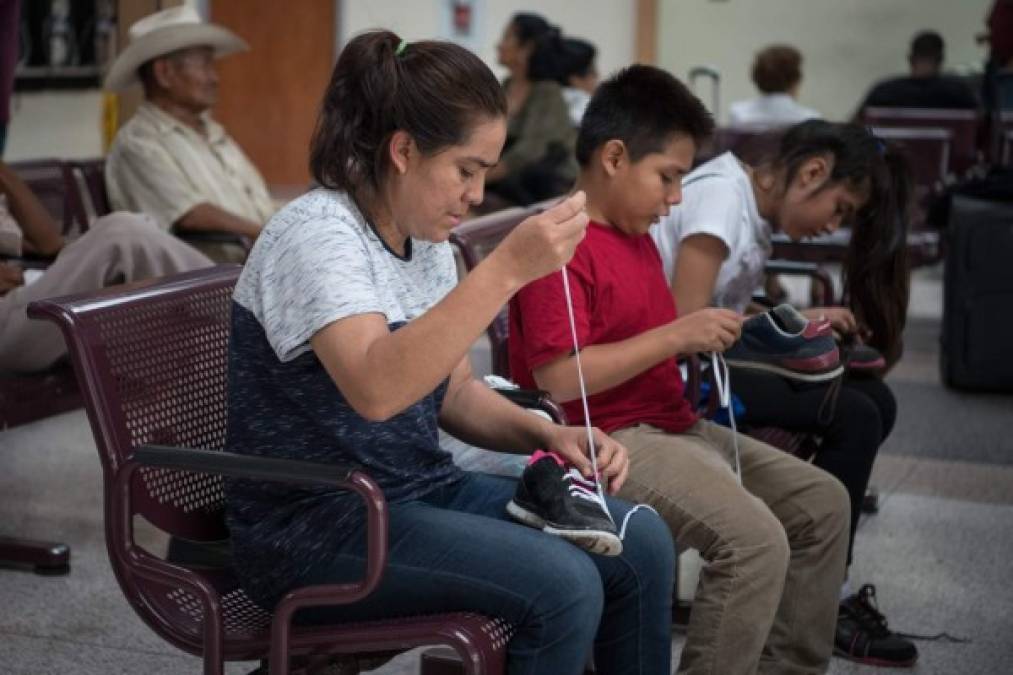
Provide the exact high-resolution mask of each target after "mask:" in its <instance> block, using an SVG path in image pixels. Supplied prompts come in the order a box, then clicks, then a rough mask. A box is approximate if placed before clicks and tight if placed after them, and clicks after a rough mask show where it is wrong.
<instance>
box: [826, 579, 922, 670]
mask: <svg viewBox="0 0 1013 675" xmlns="http://www.w3.org/2000/svg"><path fill="white" fill-rule="evenodd" d="M834 654H836V655H837V656H842V657H844V658H846V659H848V660H849V661H856V662H858V663H865V664H868V665H872V666H884V667H893V668H909V667H911V666H913V665H914V663H915V661H917V660H918V650H917V649H916V648H915V646H914V643H912V642H911V641H910V640H907V639H905V638H903V637H901V636H900V635H897V634H896V633H894V632H892V631H891V630H890V629H889V628H888V627H887V624H886V617H884V616H883V614H882V613H881V612H880V611H879V609H878V608H877V607H876V587H875V586H873V585H872V584H865V585H864V586H862V587H861V588H860V589H859V591H858V593H856V594H854V595H850V596H848V597H847V598H845V599H844V600H842V601H841V604H840V606H839V608H838V611H837V632H836V634H835V635H834Z"/></svg>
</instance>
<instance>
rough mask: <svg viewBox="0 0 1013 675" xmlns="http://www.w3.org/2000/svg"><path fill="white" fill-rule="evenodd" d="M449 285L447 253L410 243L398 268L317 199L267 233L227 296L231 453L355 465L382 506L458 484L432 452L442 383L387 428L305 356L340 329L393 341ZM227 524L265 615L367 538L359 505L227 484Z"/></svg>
mask: <svg viewBox="0 0 1013 675" xmlns="http://www.w3.org/2000/svg"><path fill="white" fill-rule="evenodd" d="M456 283H457V272H456V269H455V266H454V258H453V254H452V252H451V250H450V247H449V245H447V244H446V243H443V244H433V243H430V242H425V241H419V240H409V241H408V242H407V247H406V254H405V256H404V257H399V256H397V255H396V254H394V253H393V252H392V251H391V250H390V249H388V248H387V247H386V246H385V245H384V243H383V241H382V240H381V239H380V238H379V237H378V236H377V235H376V233H375V232H374V230H373V229H372V227H371V226H370V225H369V223H368V222H367V221H366V219H365V218H364V217H363V216H362V214H361V213H360V211H359V210H358V208H356V206H355V204H354V202H353V201H352V200H351V199H349V197H348V196H347V195H345V194H343V193H340V192H334V191H331V190H324V189H319V190H315V191H313V192H310V193H309V194H307V195H304V196H303V197H301V198H299V199H297V200H295V201H294V202H292V203H290V204H289V205H288V206H286V207H285V208H283V209H282V210H281V211H279V212H278V213H277V214H276V215H275V216H274V217H273V218H271V220H270V221H269V222H268V224H267V226H266V227H265V228H264V230H263V232H262V233H261V235H260V237H259V238H258V239H257V243H256V245H255V246H254V247H253V250H252V252H251V253H250V257H249V259H248V260H247V262H246V266H245V267H244V269H243V272H242V274H241V276H240V278H239V282H238V283H237V284H236V289H235V293H234V295H233V305H232V333H231V336H230V342H229V403H228V407H229V415H228V430H227V438H226V449H227V450H229V451H230V452H235V453H239V454H249V455H262V456H270V457H282V458H290V459H300V460H305V461H309V462H320V463H332V462H333V463H341V464H353V465H357V466H361V467H362V468H364V469H365V470H366V471H367V472H368V473H369V474H370V475H371V476H372V477H373V478H374V479H375V480H376V481H377V482H378V483H379V485H380V487H381V488H382V489H383V491H384V494H385V495H386V498H387V501H389V502H391V503H397V502H404V501H410V500H412V499H417V498H419V497H421V496H423V495H425V494H426V493H428V492H430V491H432V490H436V489H438V488H441V487H444V486H446V485H449V484H452V483H454V482H455V481H457V480H459V479H460V478H461V477H462V475H463V474H462V472H461V470H460V469H459V468H457V467H456V466H455V465H454V463H453V461H452V458H451V456H450V454H449V453H447V452H445V451H444V450H442V449H440V446H439V443H438V430H437V415H438V413H439V410H440V405H441V403H442V401H443V395H444V393H445V391H446V383H445V382H444V383H443V384H441V385H440V386H439V387H437V389H436V390H435V391H433V392H431V393H430V394H429V395H427V396H426V397H424V398H423V399H422V400H420V401H418V402H417V403H415V404H414V405H413V406H411V407H410V408H408V409H407V410H405V411H404V412H402V413H400V414H399V415H397V416H395V417H393V418H391V419H389V420H387V421H385V422H371V421H369V420H366V419H365V418H363V417H362V416H360V415H359V414H358V413H356V412H355V410H354V409H352V407H351V406H350V405H349V404H348V403H347V402H346V400H345V398H344V397H343V396H342V394H341V392H340V391H339V389H338V387H337V386H336V385H335V384H334V381H333V380H331V378H330V376H329V375H328V374H327V372H326V371H325V369H324V367H323V365H322V364H321V363H320V361H319V360H318V359H317V357H316V355H315V354H314V352H313V351H312V349H311V348H310V345H309V340H310V338H311V337H312V336H313V335H314V334H315V333H316V332H317V331H319V330H320V329H322V328H324V327H325V326H327V325H328V324H330V323H333V322H334V321H337V320H339V319H342V318H345V317H349V316H353V315H358V314H368V313H378V314H382V315H383V316H384V317H385V318H386V321H387V324H388V325H389V326H390V328H391V330H396V329H397V328H399V327H401V326H403V325H405V324H406V323H407V322H409V321H411V320H412V319H415V318H416V317H418V316H419V315H421V314H422V313H424V312H425V311H426V310H427V309H429V308H430V307H432V306H433V305H434V304H435V303H437V302H438V301H439V300H440V299H442V298H443V296H444V295H446V294H447V293H448V292H449V291H450V290H451V289H452V288H453V287H454V285H455V284H456ZM226 497H227V505H228V524H229V529H230V531H231V535H232V539H233V550H234V553H235V556H236V564H237V566H238V568H239V570H240V573H241V576H242V577H243V579H244V585H245V586H246V588H247V590H248V591H249V592H250V593H251V595H252V596H253V597H254V598H255V599H257V600H258V601H260V602H262V603H265V604H270V603H273V602H274V601H275V600H276V599H277V597H278V596H279V595H280V594H282V593H284V592H285V591H287V590H288V589H289V588H290V587H291V586H292V585H293V584H294V583H295V582H296V581H297V580H298V579H299V578H300V577H301V576H302V574H303V573H304V572H305V571H306V570H307V569H309V568H310V567H311V566H313V565H315V564H316V563H318V562H320V561H321V560H322V559H324V558H325V557H326V556H328V555H331V554H332V553H333V552H334V551H335V550H336V545H337V544H338V543H340V542H341V541H343V540H345V539H346V538H347V537H349V536H351V535H353V534H355V533H357V532H358V531H359V530H360V529H361V528H362V527H363V526H364V514H365V511H364V509H363V508H362V505H361V504H362V503H361V500H360V498H359V497H357V496H355V495H354V494H352V493H348V492H343V491H337V490H334V489H330V488H325V487H321V488H313V487H305V486H292V485H286V484H284V483H272V482H263V481H246V480H228V481H226Z"/></svg>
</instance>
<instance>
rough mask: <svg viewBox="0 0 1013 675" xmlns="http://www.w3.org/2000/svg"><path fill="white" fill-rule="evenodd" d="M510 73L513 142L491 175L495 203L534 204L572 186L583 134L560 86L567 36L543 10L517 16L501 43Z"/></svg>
mask: <svg viewBox="0 0 1013 675" xmlns="http://www.w3.org/2000/svg"><path fill="white" fill-rule="evenodd" d="M496 49H497V53H498V57H499V63H500V64H501V65H503V66H506V67H507V69H508V70H509V71H510V76H509V77H507V79H506V80H505V81H504V82H503V89H504V91H505V92H506V96H507V106H508V107H507V140H506V146H505V147H504V149H503V156H502V157H500V160H499V164H497V165H496V166H494V167H493V168H492V169H491V170H490V171H489V174H488V176H487V177H486V181H487V184H488V185H487V190H488V192H490V193H491V194H492V197H493V199H492V200H490V204H491V205H493V206H496V207H501V206H506V205H510V204H522V205H528V204H531V203H533V202H537V201H541V200H543V199H548V198H550V197H555V196H556V195H559V194H561V193H563V192H565V191H566V190H568V189H569V188H570V186H571V185H572V184H573V179H574V177H575V176H576V174H577V165H576V162H574V160H573V143H574V140H575V139H576V136H577V132H576V130H575V129H574V127H573V124H572V123H571V121H570V113H569V111H568V109H567V105H566V101H565V100H564V99H563V93H562V88H561V87H560V85H559V81H558V80H559V74H560V59H561V55H562V38H561V37H560V34H559V29H557V28H554V27H552V26H550V25H549V24H548V23H547V22H546V21H545V19H543V18H542V17H540V16H538V15H537V14H527V13H520V14H516V15H514V17H513V19H511V21H510V24H509V25H508V26H507V27H506V30H505V31H504V32H503V37H502V38H501V39H500V41H499V44H498V45H497V47H496Z"/></svg>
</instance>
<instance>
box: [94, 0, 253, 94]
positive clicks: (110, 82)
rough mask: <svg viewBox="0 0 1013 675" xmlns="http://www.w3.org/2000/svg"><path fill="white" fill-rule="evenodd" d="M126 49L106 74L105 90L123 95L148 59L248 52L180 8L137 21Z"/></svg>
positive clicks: (223, 32) (190, 9)
mask: <svg viewBox="0 0 1013 675" xmlns="http://www.w3.org/2000/svg"><path fill="white" fill-rule="evenodd" d="M127 40H128V44H127V48H126V49H124V50H123V51H122V52H120V54H119V56H117V57H116V61H114V62H113V65H112V67H111V68H110V69H109V72H108V73H107V74H106V81H105V88H106V89H110V90H112V91H122V90H123V89H126V88H127V87H129V86H130V85H132V84H136V83H138V82H139V81H140V79H139V78H138V76H137V69H138V68H140V67H141V66H142V65H144V64H145V63H147V62H148V61H150V60H151V59H154V58H157V57H159V56H164V55H166V54H169V53H172V52H174V51H177V50H180V49H186V48H188V47H214V50H215V56H217V57H222V56H226V55H228V54H233V53H235V52H241V51H246V50H248V49H249V48H250V46H249V45H248V44H246V41H245V40H243V39H242V38H241V37H239V36H238V35H236V34H235V33H233V32H232V31H230V30H228V29H227V28H222V27H221V26H216V25H214V24H211V23H205V22H204V21H203V20H202V19H201V17H200V15H199V14H198V13H197V10H196V9H194V8H193V7H190V6H187V5H183V6H180V7H172V8H170V9H163V10H162V11H161V12H155V13H154V14H151V15H149V16H146V17H144V18H143V19H139V20H138V21H137V22H136V23H134V25H133V26H131V27H130V30H128V31H127Z"/></svg>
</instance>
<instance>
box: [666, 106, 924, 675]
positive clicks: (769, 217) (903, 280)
mask: <svg viewBox="0 0 1013 675" xmlns="http://www.w3.org/2000/svg"><path fill="white" fill-rule="evenodd" d="M909 195H910V178H909V175H908V170H907V167H906V165H905V164H904V162H903V160H902V158H901V157H900V156H899V155H897V154H896V153H895V152H894V151H893V150H892V149H891V148H889V147H888V146H886V145H885V144H884V143H883V142H882V141H880V140H879V139H877V138H876V137H875V136H874V135H873V134H872V133H870V132H869V131H868V130H867V129H866V128H864V127H861V126H858V125H853V124H836V123H831V122H825V121H822V120H809V121H806V122H802V123H800V124H798V125H796V126H794V127H791V128H789V129H788V130H787V131H786V132H785V133H784V135H783V136H782V138H781V140H780V144H779V148H778V150H777V152H776V154H775V156H774V157H773V158H772V159H770V160H768V161H766V162H763V163H759V164H757V165H756V166H750V165H748V164H746V163H744V162H742V161H741V160H740V159H738V158H737V157H735V155H733V154H731V153H725V154H723V155H720V156H718V157H716V158H714V159H712V160H711V161H709V162H707V163H705V164H703V165H701V166H700V167H698V168H697V169H695V170H694V171H693V172H692V173H691V174H689V175H688V176H687V177H686V179H685V180H684V181H683V200H682V204H681V205H680V206H678V207H676V208H675V209H673V210H672V211H671V212H670V213H669V214H668V215H667V216H666V217H664V218H662V219H661V221H660V222H659V223H657V224H656V225H655V226H654V227H653V228H652V235H653V236H654V239H655V242H656V243H657V244H658V249H659V251H660V252H661V257H662V260H663V263H664V267H665V272H666V274H668V276H669V279H670V281H671V285H672V293H673V295H674V297H675V301H676V305H677V307H678V309H679V313H680V314H688V313H690V312H693V311H695V310H697V309H700V308H702V307H706V306H710V305H717V306H721V307H728V308H731V309H735V310H737V311H740V312H749V311H754V310H753V309H752V308H751V306H750V303H751V298H752V293H753V291H754V289H756V288H758V287H760V286H761V285H762V282H763V275H764V265H765V263H766V261H767V259H768V258H769V257H770V252H771V233H772V231H774V230H779V231H781V232H783V233H784V234H786V235H788V236H789V237H790V238H791V239H792V240H793V241H798V240H801V239H804V238H807V237H815V236H818V235H821V234H827V233H830V232H833V231H835V230H837V229H838V228H840V227H842V226H845V227H850V228H851V242H850V244H849V249H848V253H847V255H846V257H845V262H844V297H845V306H843V307H816V308H811V309H807V310H804V311H803V314H805V315H806V316H808V317H809V318H811V319H817V318H826V319H829V320H830V322H831V324H832V325H833V328H834V330H835V332H836V333H838V335H840V336H841V337H842V338H843V339H844V340H861V339H864V340H865V341H866V342H867V343H868V344H870V345H871V346H873V347H875V348H876V349H878V350H879V351H880V352H882V353H883V355H884V356H885V357H886V361H887V364H889V365H892V364H893V363H894V362H896V360H897V359H898V358H899V357H900V352H901V333H902V331H903V328H904V319H905V315H906V312H907V302H908V267H907V260H906V248H905V234H906V231H905V224H906V215H907V213H906V212H907V207H908V199H909ZM832 386H835V384H833V383H826V382H824V383H816V384H813V383H800V382H798V381H795V380H788V379H787V378H783V377H781V376H778V375H773V374H769V373H763V372H759V371H755V370H747V369H737V370H736V371H735V373H734V376H733V378H732V387H733V390H734V392H735V394H736V395H737V396H738V397H739V398H740V399H741V400H742V403H743V405H744V407H745V413H744V415H742V416H741V417H740V418H739V421H741V422H742V423H743V424H748V425H751V426H776V427H782V428H785V429H789V430H792V431H799V432H805V433H811V434H816V435H818V436H820V437H821V438H822V441H821V443H820V446H819V450H818V451H817V453H816V456H815V458H814V459H813V463H814V464H815V465H816V466H819V467H821V468H822V469H824V470H826V471H827V472H829V473H830V474H832V475H833V476H835V477H837V478H838V479H839V480H840V481H841V482H842V483H843V484H844V486H845V487H846V488H847V490H848V494H849V496H850V498H851V540H850V542H849V549H848V563H849V565H850V563H851V553H852V548H853V545H854V536H855V530H856V528H857V525H858V519H859V516H860V514H861V505H862V500H863V497H864V495H865V491H866V488H867V486H868V483H869V476H870V474H871V473H872V465H873V463H874V462H875V459H876V453H877V452H878V450H879V447H880V445H881V444H882V443H883V441H884V440H885V439H886V437H887V436H888V435H889V433H890V431H891V429H892V428H893V424H894V421H895V419H896V415H897V404H896V401H895V400H894V397H893V394H892V393H891V392H890V389H889V387H888V386H887V385H886V383H885V382H883V380H882V379H881V378H880V377H869V376H864V377H851V376H845V379H844V380H843V383H841V384H840V391H839V392H837V394H836V396H837V399H836V405H835V406H834V407H833V408H832V414H830V415H827V414H826V410H827V407H825V406H826V404H827V403H828V402H829V401H831V400H832V398H833V394H832V392H829V391H828V390H829V389H830V388H831V387H832ZM871 594H874V588H873V587H872V586H869V585H866V586H864V587H863V588H862V591H861V592H860V593H858V594H854V595H852V594H851V592H850V586H849V584H848V582H847V581H846V582H845V585H844V588H843V589H842V594H841V595H842V602H841V606H840V612H839V615H838V623H837V634H836V637H835V640H836V643H835V647H836V649H835V651H836V652H837V653H838V654H840V655H843V656H846V657H849V658H853V659H855V660H858V661H863V662H867V663H877V664H880V665H895V666H896V665H901V666H903V665H911V664H913V663H914V662H915V660H916V659H917V651H916V649H915V647H914V645H913V644H911V642H910V641H908V640H906V639H904V638H903V637H901V636H899V635H897V634H895V633H892V632H890V631H889V630H888V629H887V628H886V621H885V619H883V616H882V614H881V613H879V612H878V610H876V608H875V605H874V604H873V603H872V602H871V600H870V597H869V596H870V595H871Z"/></svg>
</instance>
